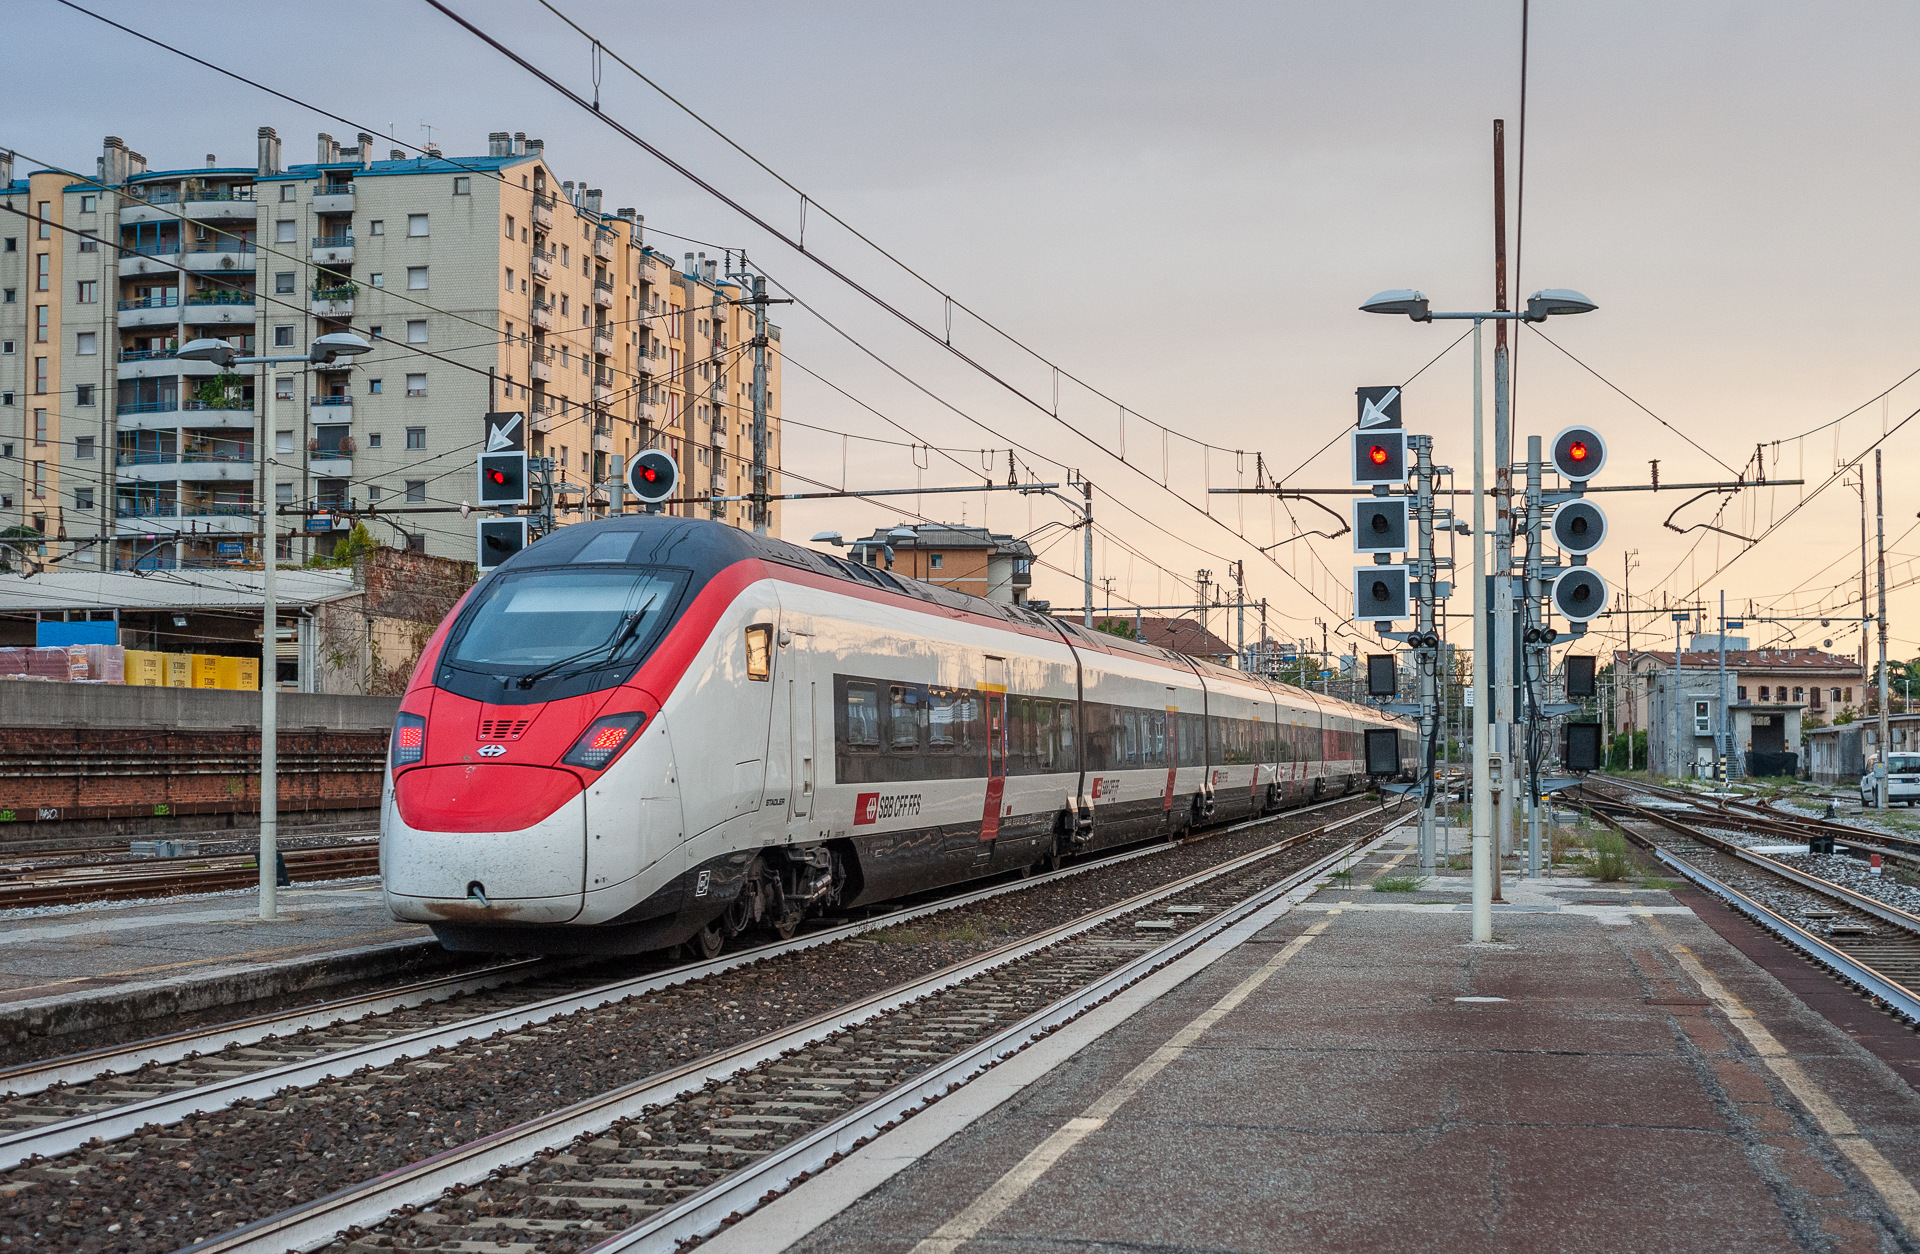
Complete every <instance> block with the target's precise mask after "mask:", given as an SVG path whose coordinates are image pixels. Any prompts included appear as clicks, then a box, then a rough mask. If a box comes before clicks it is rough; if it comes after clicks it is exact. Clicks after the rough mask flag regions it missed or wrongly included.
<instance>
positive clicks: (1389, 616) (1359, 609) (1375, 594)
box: [1353, 566, 1408, 623]
mask: <svg viewBox="0 0 1920 1254" xmlns="http://www.w3.org/2000/svg"><path fill="white" fill-rule="evenodd" d="M1407 613H1408V609H1407V568H1406V567H1404V566H1356V567H1354V569H1353V617H1354V620H1355V621H1356V622H1362V623H1369V622H1370V623H1387V622H1395V621H1398V620H1399V619H1403V618H1405V617H1407Z"/></svg>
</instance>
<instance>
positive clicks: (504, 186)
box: [0, 127, 780, 569]
mask: <svg viewBox="0 0 1920 1254" xmlns="http://www.w3.org/2000/svg"><path fill="white" fill-rule="evenodd" d="M357 141H358V142H357V143H356V144H353V145H350V146H347V145H342V144H341V143H340V142H338V141H337V140H335V139H334V138H333V137H331V136H329V135H326V134H321V135H320V136H318V138H317V144H316V151H315V160H314V161H313V162H311V163H309V164H293V165H287V164H283V162H282V157H281V142H280V139H279V137H278V135H277V134H276V133H275V132H274V131H273V129H272V128H270V127H262V128H260V130H259V132H258V134H257V136H256V148H255V153H254V158H255V159H254V161H253V163H252V164H250V165H247V166H233V165H226V166H223V165H221V164H220V163H219V162H218V161H217V159H216V158H215V157H214V156H212V155H209V156H208V157H207V159H206V164H205V166H204V167H202V168H197V169H191V170H164V171H149V170H147V169H146V162H145V160H144V159H143V158H141V157H140V155H139V154H138V153H134V152H132V151H131V150H129V149H127V148H126V146H125V145H124V144H123V143H122V142H121V141H120V140H119V139H117V138H113V137H109V138H108V139H107V140H106V142H105V145H104V149H103V154H102V156H101V158H100V160H99V161H98V162H97V173H96V177H95V178H93V179H87V180H82V179H77V178H75V177H74V176H73V175H71V174H70V173H63V172H54V171H40V172H36V173H34V174H32V175H29V176H28V177H27V178H25V179H15V178H13V177H12V172H11V171H10V170H8V169H4V168H0V189H4V192H0V194H4V196H5V198H6V202H7V204H8V205H10V206H13V207H16V208H21V209H26V208H27V207H28V206H40V207H41V209H43V210H45V212H46V214H51V215H53V216H56V217H57V218H58V220H59V222H60V223H62V224H66V225H70V226H72V227H73V228H74V229H73V230H72V231H63V230H61V229H59V228H58V227H52V228H47V229H46V230H45V234H44V236H41V235H39V234H37V233H34V232H30V231H28V230H26V229H24V226H31V225H32V224H31V223H25V222H24V220H23V219H19V218H9V219H8V224H7V227H6V229H7V230H8V231H14V230H15V227H16V226H22V224H23V223H24V226H22V229H20V230H19V231H17V232H16V233H15V235H14V236H13V237H12V239H13V241H14V242H11V243H9V244H8V245H7V246H6V247H7V251H6V252H5V253H0V287H4V288H6V289H7V292H8V294H9V295H11V296H13V297H14V298H15V299H13V300H12V301H11V302H10V303H4V304H0V336H3V337H4V338H5V340H6V342H7V343H9V344H11V345H12V346H13V348H12V349H11V350H10V351H9V352H7V353H0V391H5V392H7V393H9V394H10V395H11V397H12V398H13V404H12V406H11V407H8V406H6V405H0V445H5V444H7V443H11V444H12V445H13V446H14V452H12V453H9V454H7V456H6V457H5V458H0V502H4V503H0V527H4V526H6V525H18V526H25V527H29V528H33V529H34V530H35V531H36V532H38V533H39V534H43V535H46V536H47V537H48V547H49V548H50V549H52V550H59V551H61V552H66V551H68V550H75V551H73V552H72V553H71V555H70V556H68V557H66V558H64V559H63V560H64V561H65V563H66V565H67V566H68V567H69V568H72V567H74V566H80V565H90V564H94V563H97V562H101V561H105V562H108V563H111V564H112V565H116V566H118V567H120V568H122V569H125V568H128V567H170V566H175V565H181V564H187V565H194V564H202V563H215V564H217V563H222V562H232V561H244V560H257V559H258V552H257V544H258V537H259V536H260V534H261V532H260V521H259V520H260V514H261V508H260V495H261V493H260V485H261V483H262V478H261V462H260V458H259V449H260V448H261V447H263V446H265V447H270V448H271V449H272V450H273V456H274V460H275V463H276V465H277V467H278V469H277V471H276V479H277V481H278V483H277V501H276V502H275V504H276V505H278V506H280V507H285V508H286V509H288V510H290V511H303V512H299V513H288V514H285V515H279V514H276V519H277V522H278V524H279V526H278V531H279V535H280V537H281V538H280V541H279V545H278V551H279V555H280V557H281V558H282V559H283V560H287V559H292V560H299V559H301V558H304V557H305V556H307V555H308V554H310V553H313V552H326V551H329V550H330V549H331V548H332V546H333V544H334V543H335V542H336V541H337V539H338V535H339V532H338V530H336V528H339V527H341V526H342V525H343V523H342V521H341V519H340V518H339V516H338V515H335V516H332V517H328V518H318V517H312V516H311V515H310V513H308V512H307V511H338V510H348V511H357V512H361V513H364V512H365V511H376V514H375V522H374V530H375V533H376V535H377V536H378V537H379V538H380V539H381V540H382V541H383V542H385V543H388V544H392V545H396V546H400V547H407V548H411V549H413V550H415V551H420V552H426V553H431V554H434V555H436V556H444V557H454V558H471V556H472V550H473V531H472V523H471V521H468V520H463V519H461V518H460V516H459V515H458V513H455V512H433V511H450V510H453V509H456V508H457V507H458V506H459V505H460V504H461V502H463V501H467V500H472V499H473V498H474V496H475V486H476V485H475V481H474V473H475V472H474V456H475V453H476V452H477V448H478V442H479V438H480V430H481V415H482V414H484V413H486V412H489V411H495V410H511V409H519V410H524V411H525V412H526V413H527V415H528V419H529V431H530V439H529V449H530V451H531V452H532V453H533V454H534V455H536V456H546V457H551V458H552V459H553V479H554V487H555V501H556V505H557V507H558V509H557V514H556V517H557V520H558V521H559V522H561V523H567V522H573V521H578V520H580V519H581V518H584V517H589V516H592V515H593V513H594V512H595V511H596V510H598V509H603V508H605V506H606V503H607V498H606V494H605V491H604V487H603V485H604V483H605V481H606V479H607V478H608V476H609V473H610V459H611V458H612V457H613V456H614V455H616V454H617V455H620V456H622V457H625V458H631V457H632V456H633V455H634V454H636V453H638V452H639V451H640V450H642V449H645V448H649V447H666V448H668V449H669V451H671V452H673V453H674V455H675V456H676V458H678V459H679V460H680V462H681V464H682V466H683V468H684V470H685V481H686V489H685V492H684V502H685V503H683V504H680V505H677V506H676V507H674V508H675V510H676V512H680V513H684V514H687V515H690V516H692V515H701V516H705V515H709V514H711V515H712V516H715V517H722V518H725V519H726V520H727V521H729V522H733V523H736V524H739V525H747V523H748V514H747V511H746V509H745V508H744V506H733V507H729V506H727V505H726V504H724V503H718V502H709V501H707V499H706V498H708V497H710V496H712V495H715V494H723V495H724V494H725V493H726V491H729V490H734V488H735V486H736V485H737V484H739V483H742V482H745V481H746V478H747V477H746V476H744V475H743V474H742V473H741V472H742V470H743V469H744V468H745V467H746V466H749V465H750V461H751V442H750V435H749V434H748V433H749V431H750V425H751V424H750V415H751V412H752V409H751V380H752V370H751V359H750V356H749V357H745V358H744V359H743V356H742V353H741V350H740V346H741V345H743V344H744V345H748V346H750V345H751V341H752V338H753V335H752V317H751V310H749V309H746V308H743V307H742V306H740V305H739V304H737V303H735V301H736V299H737V297H738V295H739V289H738V287H737V286H736V285H735V284H734V282H733V281H732V280H730V279H729V278H728V277H727V276H726V275H724V274H721V273H719V272H718V267H717V266H716V265H715V264H714V263H711V262H707V261H706V260H705V259H704V258H698V259H696V258H694V257H691V256H690V257H689V258H688V261H687V268H686V270H684V271H683V270H681V269H678V268H676V267H675V266H674V265H673V264H672V262H671V261H670V260H669V259H668V258H667V257H665V256H664V255H663V254H660V253H658V252H656V251H655V250H654V249H652V248H651V247H649V246H648V245H647V244H646V242H645V239H644V220H643V219H642V217H641V216H640V215H639V214H638V213H637V212H636V211H635V210H633V209H620V210H617V211H615V212H612V213H607V212H604V211H603V210H602V208H601V192H600V191H599V190H598V189H594V188H588V187H586V186H585V185H584V183H580V184H576V183H575V182H574V181H572V180H559V179H558V178H557V177H556V175H555V172H554V170H553V168H552V167H551V166H550V165H549V164H548V162H547V158H546V153H545V148H544V145H543V144H542V143H541V141H539V140H537V139H534V140H528V139H526V138H525V136H524V135H519V134H514V135H509V134H508V133H506V132H495V133H494V134H493V135H491V136H490V137H489V143H488V152H487V155H486V156H484V157H457V158H448V157H445V156H443V155H442V154H441V153H440V152H439V151H438V150H437V149H429V150H428V152H427V154H426V155H423V156H417V157H409V156H407V155H406V154H405V153H403V152H401V151H399V150H392V151H390V152H389V153H388V155H387V157H386V159H384V160H376V159H375V158H374V154H373V140H372V137H371V136H368V135H364V134H362V135H360V136H358V137H357ZM37 216H45V215H37ZM102 240H105V241H108V243H107V245H106V246H105V247H104V248H103V247H102V245H101V243H100V241H102ZM16 248H17V255H16ZM109 259H111V261H112V265H111V267H109V265H108V261H109ZM41 283H44V284H45V286H44V287H39V286H37V285H38V284H41ZM36 298H37V299H36ZM337 331H348V332H352V333H354V334H356V335H359V336H361V337H362V338H365V339H367V340H369V341H370V342H371V343H372V344H373V350H372V351H371V352H368V353H366V354H363V355H361V356H358V357H355V358H351V359H341V360H339V361H337V362H335V363H333V364H331V365H322V366H314V367H311V368H308V367H306V366H305V365H304V364H303V363H294V364H292V365H289V366H285V367H280V368H276V369H274V370H272V371H270V372H269V373H268V374H267V375H266V376H265V377H266V379H268V380H270V382H268V383H266V384H265V385H264V386H265V387H270V388H271V395H272V399H273V405H272V408H273V410H274V415H273V417H274V421H273V423H272V427H273V429H272V431H271V432H269V431H267V430H266V429H265V423H266V410H267V408H268V405H267V403H266V401H267V396H266V393H265V391H264V390H263V385H262V379H261V376H260V375H259V374H258V373H257V370H256V369H255V368H246V367H243V368H242V372H241V373H238V374H234V373H225V372H222V371H220V370H218V369H217V368H215V367H214V366H212V365H210V364H206V363H199V362H191V361H182V360H180V359H179V358H178V357H177V355H176V353H177V350H178V348H179V346H180V345H181V344H182V343H184V342H186V341H188V340H192V339H196V338H203V337H218V338H224V339H227V340H229V341H230V342H232V343H233V344H234V346H235V348H236V349H238V350H240V351H241V352H243V353H247V354H255V353H258V354H262V355H265V354H272V355H281V356H298V355H302V354H304V353H305V351H306V349H307V347H308V345H309V344H310V343H311V342H312V340H313V339H314V338H315V337H317V336H320V335H325V334H328V333H331V332H337ZM41 337H43V338H41ZM768 338H769V345H768V356H769V372H768V373H769V385H768V406H767V408H768V412H769V415H770V418H769V424H768V426H769V432H770V437H769V443H768V447H769V463H770V465H771V466H775V467H777V465H778V449H779V435H778V428H779V423H778V414H779V399H778V398H779V394H780V389H779V377H780V375H779V368H778V335H777V334H776V333H770V334H769V337H768ZM38 345H44V351H34V347H35V346H38ZM0 347H4V345H0ZM743 360H744V366H745V368H744V369H743V368H742V363H743ZM42 389H44V390H42ZM36 396H40V397H45V398H47V399H48V403H46V404H35V403H32V398H33V397H36ZM5 399H7V398H6V397H0V400H5ZM108 405H111V406H112V413H111V416H110V417H108V416H107V415H108V410H107V406H108ZM743 406H744V408H743ZM43 411H44V412H43ZM743 415H744V416H745V417H744V418H743ZM43 439H44V443H42V442H41V441H42V440H43ZM41 449H44V450H45V453H44V455H39V454H38V453H37V452H35V451H36V450H41ZM0 452H5V450H4V448H0ZM742 459H745V460H744V461H743V460H742ZM537 482H538V479H537V478H536V483H537ZM777 482H778V480H777V475H775V476H774V477H773V480H772V485H773V486H770V490H773V491H777V490H778V488H777ZM741 490H744V489H741ZM80 520H84V527H76V522H77V521H80ZM777 525H778V523H777V515H776V518H775V520H774V522H773V524H772V526H773V527H774V528H777ZM63 528H64V538H65V539H66V540H67V541H68V543H67V544H66V545H64V546H63V545H62V544H61V543H60V540H61V539H62V538H63ZM82 531H84V532H85V533H86V536H85V537H83V536H82V535H81V532H82ZM776 534H777V531H776ZM101 535H106V536H109V537H110V540H109V542H107V543H97V542H95V543H89V542H87V541H88V540H89V539H93V540H97V538H98V537H99V536H101ZM103 554H104V556H102V555H103Z"/></svg>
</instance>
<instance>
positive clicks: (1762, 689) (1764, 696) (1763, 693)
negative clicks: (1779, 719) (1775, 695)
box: [1760, 684, 1768, 701]
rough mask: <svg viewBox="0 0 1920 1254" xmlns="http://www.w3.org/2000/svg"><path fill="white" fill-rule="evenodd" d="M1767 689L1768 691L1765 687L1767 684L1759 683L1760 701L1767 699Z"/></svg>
mask: <svg viewBox="0 0 1920 1254" xmlns="http://www.w3.org/2000/svg"><path fill="white" fill-rule="evenodd" d="M1767 691H1768V689H1767V686H1766V685H1765V684H1761V685H1760V699H1761V700H1762V701H1765V700H1766V699H1767Z"/></svg>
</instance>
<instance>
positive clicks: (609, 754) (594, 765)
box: [560, 710, 647, 771]
mask: <svg viewBox="0 0 1920 1254" xmlns="http://www.w3.org/2000/svg"><path fill="white" fill-rule="evenodd" d="M646 721H647V716H646V715H644V714H642V713H640V711H638V710H635V711H633V712H632V713H630V714H607V715H603V716H601V717H600V718H596V719H594V720H593V722H592V724H591V725H589V726H588V728H587V730H585V731H583V732H581V733H580V739H578V740H576V741H574V742H573V748H571V749H569V750H567V756H566V757H564V758H561V759H560V760H561V761H562V762H564V763H566V764H567V765H568V766H584V767H585V768H587V769H588V770H589V771H599V770H605V769H606V766H607V763H609V762H611V761H613V760H614V758H615V757H617V756H619V753H620V751H621V750H622V749H624V748H626V747H627V744H628V743H629V742H630V741H631V740H632V739H633V738H634V735H635V733H637V732H638V731H639V730H640V725H641V724H642V723H644V722H646Z"/></svg>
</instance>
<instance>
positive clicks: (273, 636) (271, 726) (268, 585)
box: [259, 362, 280, 923]
mask: <svg viewBox="0 0 1920 1254" xmlns="http://www.w3.org/2000/svg"><path fill="white" fill-rule="evenodd" d="M273 371H274V367H273V365H272V363H270V362H269V363H266V364H264V365H262V366H261V367H260V386H261V387H262V388H264V389H265V390H266V393H267V403H266V408H264V409H263V410H262V411H261V413H262V415H263V419H262V422H261V440H260V444H259V448H260V462H261V465H260V491H261V493H262V494H263V495H262V497H261V501H260V530H261V548H260V576H261V577H260V599H261V602H262V608H261V616H260V918H261V920H262V921H263V922H269V923H270V922H272V921H273V919H274V917H275V910H276V908H277V906H278V902H277V897H278V894H279V888H280V876H279V867H280V763H279V750H280V709H279V697H280V674H279V671H280V607H279V605H278V603H277V601H276V598H275V596H274V586H273V581H274V570H275V567H276V566H278V564H279V562H278V558H279V548H280V545H279V541H278V538H277V535H276V533H277V532H278V531H279V527H278V525H277V524H276V523H275V522H274V518H275V516H276V515H275V511H276V510H277V509H278V508H279V505H280V501H279V495H280V489H279V486H278V483H277V480H278V478H279V476H278V475H277V474H276V473H275V471H276V469H277V468H276V465H275V463H274V460H273V459H274V454H275V452H276V451H277V444H276V441H277V440H278V436H277V435H276V434H275V431H274V424H275V422H276V421H277V420H276V418H275V416H274V386H273Z"/></svg>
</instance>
